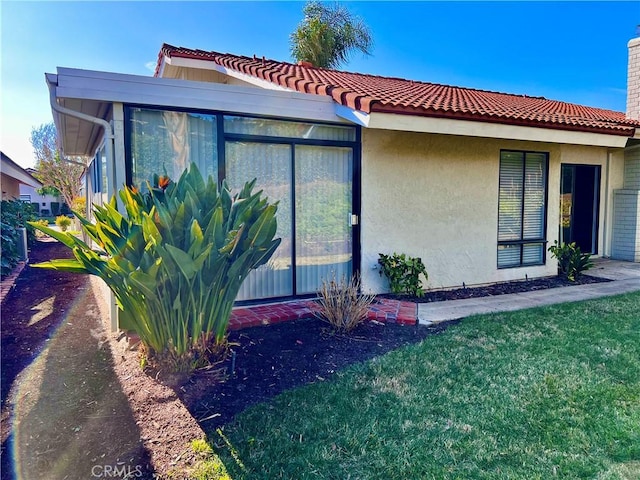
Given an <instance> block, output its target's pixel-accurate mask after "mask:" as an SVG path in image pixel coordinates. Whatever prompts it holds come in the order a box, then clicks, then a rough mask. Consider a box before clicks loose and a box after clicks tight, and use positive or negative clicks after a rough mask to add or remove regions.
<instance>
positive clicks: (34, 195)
mask: <svg viewBox="0 0 640 480" xmlns="http://www.w3.org/2000/svg"><path fill="white" fill-rule="evenodd" d="M27 172H28V173H29V174H31V176H33V173H34V172H35V170H34V169H33V168H27ZM41 188H42V187H39V188H35V187H32V186H31V185H20V200H22V201H24V202H29V203H32V204H37V205H38V207H37V209H38V212H37V213H38V214H39V215H41V216H51V215H57V214H59V213H58V212H59V211H60V209H61V207H62V200H61V199H60V197H58V196H56V195H49V194H44V195H43V194H41V193H38V190H40V189H41ZM54 207H56V208H57V211H56V212H54V210H56V208H54Z"/></svg>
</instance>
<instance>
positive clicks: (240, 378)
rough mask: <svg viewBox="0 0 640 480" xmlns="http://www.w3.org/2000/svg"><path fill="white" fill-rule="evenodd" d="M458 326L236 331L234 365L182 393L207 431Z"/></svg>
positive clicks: (493, 288)
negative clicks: (282, 396) (290, 392)
mask: <svg viewBox="0 0 640 480" xmlns="http://www.w3.org/2000/svg"><path fill="white" fill-rule="evenodd" d="M606 281H609V280H606V279H602V278H598V277H592V276H588V275H582V276H580V277H579V279H578V281H576V282H569V281H568V280H567V279H565V278H562V277H549V278H540V279H534V280H527V281H516V282H504V283H500V284H496V285H488V286H482V287H473V288H460V289H454V290H446V291H435V292H426V294H425V296H424V297H411V296H406V295H390V294H389V295H381V297H385V298H395V299H400V300H405V301H413V302H438V301H445V300H459V299H464V298H474V297H484V296H491V295H504V294H508V293H522V292H527V291H535V290H544V289H548V288H556V287H564V286H571V285H584V284H589V283H598V282H606ZM458 322H459V321H453V322H443V323H440V324H436V325H432V326H424V325H413V326H407V325H397V324H392V323H388V324H383V323H378V322H367V323H365V324H363V325H360V326H359V327H358V328H357V329H356V330H354V331H353V332H352V333H351V334H338V333H335V332H333V331H332V329H331V328H330V327H329V325H328V324H327V323H324V322H322V321H321V320H318V319H315V318H311V319H304V320H297V321H293V322H285V323H281V324H276V325H269V326H261V327H253V328H248V329H244V330H240V331H235V332H231V333H230V335H229V341H230V342H231V343H233V344H236V345H235V346H233V348H232V350H233V351H234V352H235V358H233V357H230V358H228V359H227V360H226V361H225V362H224V363H223V364H221V365H220V366H219V368H217V369H214V370H212V371H211V372H209V373H199V374H196V375H194V376H193V377H192V378H191V379H190V380H189V381H188V382H187V383H186V384H184V385H183V386H182V387H181V388H180V389H178V391H177V393H178V395H179V396H180V398H181V399H182V401H183V402H184V404H185V405H186V407H187V408H188V409H189V411H190V412H191V413H192V415H193V416H194V417H195V418H196V420H198V421H199V423H200V424H201V426H202V427H203V429H204V430H205V431H208V432H211V431H214V430H215V429H216V428H217V427H219V426H222V425H224V424H225V423H227V422H229V421H231V420H232V419H233V417H234V416H235V415H236V414H238V413H240V412H242V411H243V410H245V409H246V408H248V407H249V406H251V405H255V404H258V403H262V402H265V401H268V400H269V399H271V398H273V397H275V396H276V395H278V394H279V393H281V392H283V391H285V390H288V389H292V388H296V387H299V386H302V385H306V384H310V383H317V382H324V381H326V380H328V379H329V378H330V377H331V375H332V374H333V373H334V372H336V371H337V370H340V369H342V368H345V367H348V366H349V365H352V364H355V363H359V362H364V361H367V360H369V359H371V358H373V357H376V356H379V355H383V354H385V353H387V352H389V351H391V350H394V349H396V348H400V347H402V346H405V345H409V344H413V343H417V342H420V341H422V340H423V339H425V338H426V337H428V336H429V335H435V334H438V333H440V332H442V331H444V330H445V329H446V328H447V327H448V326H450V325H451V324H453V323H458Z"/></svg>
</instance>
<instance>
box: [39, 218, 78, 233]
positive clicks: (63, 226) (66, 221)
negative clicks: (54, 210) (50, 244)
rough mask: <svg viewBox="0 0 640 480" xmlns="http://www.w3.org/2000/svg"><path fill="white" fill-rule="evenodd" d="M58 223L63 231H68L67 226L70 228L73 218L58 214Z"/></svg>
mask: <svg viewBox="0 0 640 480" xmlns="http://www.w3.org/2000/svg"><path fill="white" fill-rule="evenodd" d="M38 225H40V224H38ZM56 225H57V226H58V227H60V230H62V231H63V232H66V231H67V228H69V226H70V225H71V219H70V218H69V217H67V216H66V215H58V216H57V217H56Z"/></svg>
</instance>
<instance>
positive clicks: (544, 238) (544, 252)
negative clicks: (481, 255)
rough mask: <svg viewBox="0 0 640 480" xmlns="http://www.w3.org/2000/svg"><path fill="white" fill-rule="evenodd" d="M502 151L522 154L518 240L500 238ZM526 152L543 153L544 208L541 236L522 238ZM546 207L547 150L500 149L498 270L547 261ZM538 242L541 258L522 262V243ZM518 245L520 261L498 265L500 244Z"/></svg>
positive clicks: (547, 193)
mask: <svg viewBox="0 0 640 480" xmlns="http://www.w3.org/2000/svg"><path fill="white" fill-rule="evenodd" d="M504 153H518V154H522V197H521V200H522V205H521V210H520V219H521V225H520V237H519V239H518V240H500V192H501V188H502V184H501V182H500V179H501V176H502V175H501V164H502V157H503V154H504ZM527 154H535V155H544V176H545V177H544V193H543V198H544V208H543V222H542V237H538V238H523V237H524V228H525V222H524V217H525V208H526V205H525V201H524V200H525V198H526V179H525V177H526V159H527ZM548 208H549V152H540V151H534V150H516V149H500V158H499V159H498V217H497V226H496V227H497V232H496V233H497V235H496V237H497V239H498V240H497V246H496V267H497V268H498V270H504V269H509V268H522V267H531V266H541V265H546V263H547V243H548V240H547V223H548ZM531 244H540V245H542V259H541V261H540V262H528V263H524V258H523V257H524V245H531ZM516 245H517V246H519V247H520V262H519V263H518V264H516V265H500V258H499V255H498V249H499V247H500V246H516Z"/></svg>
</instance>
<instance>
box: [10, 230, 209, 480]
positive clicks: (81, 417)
mask: <svg viewBox="0 0 640 480" xmlns="http://www.w3.org/2000/svg"><path fill="white" fill-rule="evenodd" d="M69 253H70V252H69V250H68V249H67V248H66V247H64V246H63V245H61V244H59V243H58V242H38V244H37V245H36V246H35V247H34V248H33V249H32V252H31V259H30V260H31V263H32V264H33V263H37V262H40V261H45V260H48V259H51V258H63V257H68V256H69ZM101 302H103V301H102V299H101V298H98V297H97V296H96V293H95V289H93V288H91V285H90V278H89V276H84V275H75V274H68V273H62V272H55V271H50V270H42V269H36V268H33V267H31V266H27V267H26V268H25V269H24V271H23V272H22V274H21V275H20V277H19V278H18V280H17V282H16V286H15V288H14V289H13V290H12V291H11V292H10V294H9V295H8V297H7V298H6V299H5V302H4V303H3V304H2V333H1V338H2V350H1V364H2V369H1V372H2V457H1V461H2V465H1V467H2V470H1V472H2V479H3V480H4V479H7V480H9V479H13V478H16V479H26V480H32V479H33V480H35V479H47V480H55V479H78V480H86V479H89V478H143V479H146V478H149V479H150V478H162V477H164V475H165V474H166V473H167V472H169V471H176V472H186V471H187V469H188V467H189V466H190V465H191V463H192V461H193V452H191V451H190V448H189V441H190V440H192V439H195V438H201V437H202V436H203V435H202V431H201V430H200V429H199V427H198V425H197V424H196V423H195V421H194V420H193V418H191V416H190V415H189V414H188V412H187V411H186V409H185V408H184V406H182V404H181V403H180V401H179V400H178V399H177V397H176V395H175V394H174V393H173V391H171V390H170V389H168V388H167V387H165V386H163V385H161V384H159V383H158V382H155V381H154V380H153V379H152V378H149V377H148V376H146V375H145V374H144V373H142V372H141V370H140V367H139V362H138V358H137V354H136V352H132V351H129V350H127V349H125V348H123V344H124V342H122V341H121V342H118V341H117V339H116V337H115V336H114V335H113V334H111V333H107V332H106V330H105V328H104V317H105V315H104V311H103V310H101V307H102V308H104V305H103V304H101ZM112 351H114V352H116V355H115V356H114V355H112ZM114 358H115V359H116V361H114ZM174 478H188V476H187V475H186V474H185V475H184V476H183V475H177V476H175V477H174Z"/></svg>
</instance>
